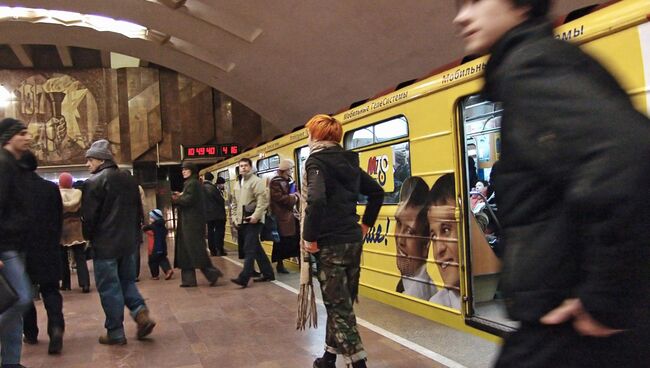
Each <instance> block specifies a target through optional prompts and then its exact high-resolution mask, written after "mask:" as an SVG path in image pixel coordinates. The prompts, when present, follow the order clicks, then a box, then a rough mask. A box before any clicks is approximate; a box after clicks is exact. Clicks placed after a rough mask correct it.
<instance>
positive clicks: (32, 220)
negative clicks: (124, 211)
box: [19, 152, 65, 354]
mask: <svg viewBox="0 0 650 368" xmlns="http://www.w3.org/2000/svg"><path fill="white" fill-rule="evenodd" d="M19 165H20V167H21V168H22V169H23V170H24V172H23V173H22V174H23V175H24V176H25V186H24V188H23V190H25V191H26V194H28V195H26V200H27V201H26V202H27V203H26V204H25V205H26V207H27V209H28V212H29V231H28V232H27V241H26V242H25V250H26V254H27V257H26V262H25V265H26V268H27V273H28V274H29V277H30V279H31V281H32V283H33V284H34V285H38V290H39V291H40V293H41V296H42V299H43V305H44V306H45V310H46V311H47V334H48V335H49V336H50V344H49V347H48V350H47V351H48V353H49V354H59V353H60V352H61V349H62V348H63V331H64V330H65V322H64V320H63V298H62V297H61V293H60V292H59V280H61V257H60V255H59V252H60V249H59V240H60V239H61V229H62V227H63V215H62V213H63V203H62V201H61V194H60V193H59V187H58V186H57V185H56V184H54V183H52V182H50V181H47V180H45V179H43V178H41V177H40V176H38V174H36V173H35V172H34V171H35V170H36V167H37V162H36V157H35V156H34V154H33V153H31V152H26V153H25V154H23V156H22V157H21V158H20V161H19ZM23 334H24V335H25V338H24V341H25V342H26V343H28V344H36V343H37V342H38V324H37V321H36V308H35V307H34V304H32V305H31V308H29V309H28V310H27V311H26V312H25V313H24V315H23Z"/></svg>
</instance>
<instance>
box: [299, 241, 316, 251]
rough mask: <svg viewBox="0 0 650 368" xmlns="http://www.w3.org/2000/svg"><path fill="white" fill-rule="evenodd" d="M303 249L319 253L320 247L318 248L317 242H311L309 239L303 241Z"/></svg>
mask: <svg viewBox="0 0 650 368" xmlns="http://www.w3.org/2000/svg"><path fill="white" fill-rule="evenodd" d="M302 249H304V250H305V252H307V253H312V254H313V253H318V252H319V251H320V249H318V243H317V242H309V241H304V242H303V243H302Z"/></svg>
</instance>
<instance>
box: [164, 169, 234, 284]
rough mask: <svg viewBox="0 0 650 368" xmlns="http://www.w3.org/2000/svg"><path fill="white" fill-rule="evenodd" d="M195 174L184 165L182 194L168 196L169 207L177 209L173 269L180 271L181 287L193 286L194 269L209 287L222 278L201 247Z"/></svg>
mask: <svg viewBox="0 0 650 368" xmlns="http://www.w3.org/2000/svg"><path fill="white" fill-rule="evenodd" d="M198 172H199V170H198V168H197V167H196V165H194V164H192V163H189V162H184V163H183V168H182V174H183V178H184V179H185V184H184V185H183V192H182V193H177V192H174V194H172V203H173V204H174V205H176V206H177V207H178V227H177V228H176V247H175V255H174V267H176V268H180V269H181V285H180V286H181V287H195V286H196V271H195V270H196V269H197V268H198V269H199V270H201V272H202V273H203V275H204V276H205V278H206V279H208V281H209V282H210V286H215V285H216V284H217V280H219V277H221V276H223V273H221V271H220V270H219V269H218V268H216V267H214V265H212V261H210V257H209V256H208V252H207V250H206V247H205V239H204V234H205V209H204V207H203V200H204V199H203V189H201V183H199V179H198Z"/></svg>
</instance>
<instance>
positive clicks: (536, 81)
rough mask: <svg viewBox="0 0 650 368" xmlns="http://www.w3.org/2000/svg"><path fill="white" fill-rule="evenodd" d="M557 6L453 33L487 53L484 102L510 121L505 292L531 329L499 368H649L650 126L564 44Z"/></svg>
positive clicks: (504, 186) (604, 76)
mask: <svg viewBox="0 0 650 368" xmlns="http://www.w3.org/2000/svg"><path fill="white" fill-rule="evenodd" d="M549 6H550V1H549V0H482V1H469V0H467V1H462V2H461V6H460V9H459V13H458V15H457V17H456V19H455V20H454V22H455V23H456V24H457V25H458V26H459V27H460V28H461V35H462V36H463V37H464V39H465V43H466V51H467V52H468V54H475V55H476V54H485V53H488V52H489V53H491V57H490V60H489V62H488V64H487V68H486V70H485V79H486V84H485V87H484V91H483V92H484V95H485V97H486V98H488V99H490V100H492V101H501V102H502V103H503V107H504V113H503V120H502V127H503V130H502V135H501V137H502V155H501V160H500V162H499V165H500V166H499V175H498V177H496V178H495V180H496V181H497V183H496V184H497V185H498V187H499V213H500V214H501V217H500V220H501V224H502V225H503V233H504V241H505V256H504V273H503V280H502V283H501V285H502V286H503V289H504V292H505V293H506V296H507V297H508V298H509V302H508V303H507V305H508V312H509V314H510V316H511V317H512V318H513V319H515V320H518V321H521V328H520V329H519V330H518V331H517V332H515V333H514V334H512V335H511V336H509V337H508V338H507V339H506V342H505V345H504V347H503V349H502V351H501V355H500V357H499V360H498V362H497V367H520V366H525V367H551V366H552V367H565V366H570V367H584V366H586V367H592V366H601V365H603V364H605V365H608V366H612V367H637V366H645V365H646V364H647V363H648V361H650V360H649V359H648V357H647V354H648V353H647V351H648V350H647V344H648V335H647V331H648V330H647V329H648V313H650V308H649V304H648V296H649V295H650V292H649V287H648V283H649V282H650V275H649V274H648V271H649V270H650V265H649V263H648V262H649V260H650V250H649V246H650V242H649V241H648V239H647V227H648V225H647V222H648V218H650V207H649V206H647V203H645V201H644V199H645V198H647V197H648V194H650V193H648V192H649V190H648V182H649V181H650V160H649V159H650V145H648V142H649V141H650V121H648V119H647V118H646V117H645V116H643V115H642V114H640V113H639V112H638V111H636V110H635V109H634V107H633V106H632V104H631V103H630V100H629V97H628V95H627V94H626V92H625V91H624V90H623V89H622V88H621V87H620V86H619V85H618V83H617V82H616V80H615V79H614V78H613V77H612V76H611V75H610V74H609V73H608V72H607V71H606V70H605V69H604V68H603V67H602V66H601V65H600V64H599V63H598V62H596V61H595V60H594V59H592V58H591V57H589V56H588V55H586V54H585V53H583V52H582V51H581V50H580V49H579V48H577V47H576V46H574V45H571V44H569V43H566V42H562V41H559V40H556V39H554V37H553V34H552V28H551V25H550V24H549V22H548V21H547V20H546V14H547V12H548V10H549ZM644 355H646V356H645V357H644Z"/></svg>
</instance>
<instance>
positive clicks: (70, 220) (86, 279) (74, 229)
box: [59, 172, 90, 293]
mask: <svg viewBox="0 0 650 368" xmlns="http://www.w3.org/2000/svg"><path fill="white" fill-rule="evenodd" d="M72 182H73V179H72V175H70V174H69V173H67V172H64V173H61V175H59V192H60V193H61V199H62V200H63V232H62V233H61V260H62V261H63V267H62V268H63V281H62V285H61V290H70V265H69V264H68V249H72V254H73V255H74V259H75V263H76V264H77V281H78V283H79V287H81V290H82V291H83V292H84V293H87V292H89V291H90V275H89V273H88V265H87V264H86V253H85V248H86V241H85V240H84V238H83V234H82V232H81V198H82V192H81V190H79V189H74V188H72Z"/></svg>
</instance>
